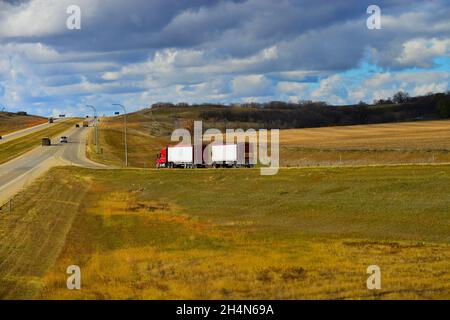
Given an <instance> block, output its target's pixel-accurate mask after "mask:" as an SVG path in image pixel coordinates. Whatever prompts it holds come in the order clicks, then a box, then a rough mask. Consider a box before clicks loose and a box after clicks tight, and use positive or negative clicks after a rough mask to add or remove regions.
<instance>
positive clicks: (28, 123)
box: [0, 112, 48, 136]
mask: <svg viewBox="0 0 450 320" xmlns="http://www.w3.org/2000/svg"><path fill="white" fill-rule="evenodd" d="M47 121H48V119H47V118H43V117H37V116H21V115H17V114H15V113H7V112H0V136H2V135H5V134H7V133H11V132H14V131H19V130H22V129H26V128H29V127H33V126H36V125H38V124H41V123H45V122H47Z"/></svg>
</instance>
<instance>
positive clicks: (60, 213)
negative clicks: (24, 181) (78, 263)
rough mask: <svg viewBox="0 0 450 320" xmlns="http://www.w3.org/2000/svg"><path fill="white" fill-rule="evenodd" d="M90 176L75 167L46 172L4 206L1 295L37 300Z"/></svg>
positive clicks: (0, 247)
mask: <svg viewBox="0 0 450 320" xmlns="http://www.w3.org/2000/svg"><path fill="white" fill-rule="evenodd" d="M88 187H89V181H88V180H86V179H84V178H83V177H80V176H77V175H76V172H72V173H71V175H69V176H62V175H61V174H54V175H53V174H51V173H49V174H47V175H46V176H45V177H44V178H41V179H39V180H38V181H37V182H36V183H34V184H33V185H32V186H30V187H29V188H27V189H25V190H24V191H22V192H21V193H19V194H18V195H17V196H16V197H14V199H13V200H12V212H11V213H9V211H7V210H3V211H0V300H2V299H32V298H33V297H34V296H35V295H36V294H37V293H38V292H39V291H40V290H41V289H42V277H43V276H44V275H45V274H46V272H47V271H48V269H49V268H51V267H52V266H53V264H54V263H55V261H56V259H57V258H58V256H59V254H60V251H61V248H62V247H63V245H64V242H65V239H66V236H67V233H68V232H69V230H70V229H71V225H72V222H73V220H74V218H75V216H76V215H77V213H78V206H80V205H82V199H83V197H84V195H85V193H86V191H87V188H88Z"/></svg>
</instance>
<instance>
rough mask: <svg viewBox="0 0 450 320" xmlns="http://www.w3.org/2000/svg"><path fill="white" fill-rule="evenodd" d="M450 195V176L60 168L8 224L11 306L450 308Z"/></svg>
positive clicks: (4, 224)
mask: <svg viewBox="0 0 450 320" xmlns="http://www.w3.org/2000/svg"><path fill="white" fill-rule="evenodd" d="M449 187H450V166H447V165H436V166H401V167H365V168H363V167H361V168H315V169H313V168H303V169H298V168H290V169H282V170H281V171H280V172H279V174H278V175H276V176H270V177H263V176H260V175H259V171H258V170H245V169H234V170H232V169H230V170H221V169H218V170H209V169H206V170H188V171H187V170H174V171H158V170H142V169H135V170H88V169H80V168H73V167H72V168H71V167H66V168H57V169H55V170H53V171H52V172H51V173H49V174H48V175H47V176H45V177H44V178H42V179H41V180H39V181H38V182H37V183H35V184H34V185H33V186H32V187H31V188H29V189H27V190H25V191H24V192H22V193H21V194H20V195H19V196H18V197H16V199H14V203H15V205H14V210H13V213H12V214H10V215H5V214H1V215H0V261H1V263H0V298H36V299H183V298H184V299H221V298H227V299H311V298H318V299H419V298H425V299H449V298H450V286H449V283H450V237H449V235H450V217H449V212H450V198H449V197H448V189H449ZM72 264H76V265H79V266H80V267H81V273H82V290H80V291H71V290H67V289H66V279H67V276H68V275H67V274H66V268H67V266H69V265H72ZM372 264H377V265H379V266H380V268H381V270H382V289H381V290H378V291H369V290H367V288H366V279H367V277H368V275H367V274H366V268H367V266H368V265H372Z"/></svg>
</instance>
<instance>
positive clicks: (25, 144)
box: [0, 119, 80, 164]
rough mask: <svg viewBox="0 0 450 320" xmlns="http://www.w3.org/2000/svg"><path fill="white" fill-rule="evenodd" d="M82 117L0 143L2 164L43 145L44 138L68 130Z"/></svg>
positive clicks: (0, 161)
mask: <svg viewBox="0 0 450 320" xmlns="http://www.w3.org/2000/svg"><path fill="white" fill-rule="evenodd" d="M79 121H80V119H68V120H66V121H64V122H58V123H55V124H54V125H52V126H50V127H47V128H45V129H42V130H39V131H37V132H33V133H30V134H28V135H26V136H23V137H20V138H17V139H14V140H11V141H8V142H5V143H3V144H1V145H0V164H2V163H5V162H7V161H9V160H11V159H14V158H17V157H18V156H20V155H22V154H24V153H26V152H28V151H30V150H31V149H33V148H36V147H37V146H39V145H41V140H42V138H45V137H49V138H54V137H56V136H57V135H58V134H60V133H62V132H64V131H66V130H68V129H69V128H71V127H72V126H73V125H74V124H75V123H77V122H79Z"/></svg>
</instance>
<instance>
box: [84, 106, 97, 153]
mask: <svg viewBox="0 0 450 320" xmlns="http://www.w3.org/2000/svg"><path fill="white" fill-rule="evenodd" d="M86 107H88V108H91V109H92V110H93V111H94V141H95V152H97V153H100V151H99V145H98V118H97V109H96V108H95V107H94V106H91V105H86Z"/></svg>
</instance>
